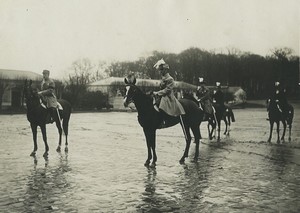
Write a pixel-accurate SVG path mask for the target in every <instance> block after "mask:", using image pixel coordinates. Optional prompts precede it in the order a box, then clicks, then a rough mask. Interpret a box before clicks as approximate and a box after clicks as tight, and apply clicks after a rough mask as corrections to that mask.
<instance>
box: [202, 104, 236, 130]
mask: <svg viewBox="0 0 300 213" xmlns="http://www.w3.org/2000/svg"><path fill="white" fill-rule="evenodd" d="M221 120H223V121H224V123H225V131H224V135H229V132H230V125H231V122H235V117H234V114H233V111H232V109H231V107H229V106H226V105H225V111H224V113H223V116H222V118H221ZM208 125H209V126H211V127H212V130H210V128H209V127H208V131H209V132H210V136H212V135H213V131H214V130H215V129H216V125H215V122H214V123H212V122H209V123H208Z"/></svg>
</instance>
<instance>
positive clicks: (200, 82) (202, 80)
mask: <svg viewBox="0 0 300 213" xmlns="http://www.w3.org/2000/svg"><path fill="white" fill-rule="evenodd" d="M198 84H199V85H203V84H206V82H205V81H204V78H202V77H199V82H198Z"/></svg>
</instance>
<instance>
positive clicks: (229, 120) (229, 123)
mask: <svg viewBox="0 0 300 213" xmlns="http://www.w3.org/2000/svg"><path fill="white" fill-rule="evenodd" d="M230 126H231V117H230V115H228V132H227V135H229V134H230Z"/></svg>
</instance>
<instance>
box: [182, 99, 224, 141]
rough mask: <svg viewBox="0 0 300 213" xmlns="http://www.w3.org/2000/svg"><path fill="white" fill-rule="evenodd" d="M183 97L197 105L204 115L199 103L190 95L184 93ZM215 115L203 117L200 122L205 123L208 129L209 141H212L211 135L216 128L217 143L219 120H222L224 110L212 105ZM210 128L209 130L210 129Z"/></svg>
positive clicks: (219, 128) (219, 127)
mask: <svg viewBox="0 0 300 213" xmlns="http://www.w3.org/2000/svg"><path fill="white" fill-rule="evenodd" d="M183 97H184V98H185V99H189V100H191V101H193V102H194V103H196V104H197V106H198V108H199V110H200V111H201V112H202V113H203V114H204V111H203V110H202V109H201V108H200V107H199V102H198V100H197V99H196V98H194V96H193V95H192V94H190V93H184V94H183ZM214 110H215V113H214V114H212V115H208V114H206V115H207V116H205V118H204V120H203V119H202V122H204V121H207V122H208V124H207V129H208V137H209V139H210V140H212V139H213V133H214V131H215V130H216V127H217V126H218V129H217V130H218V139H217V140H218V141H220V130H221V120H222V119H223V115H224V109H222V107H220V106H219V105H214ZM210 127H211V128H210Z"/></svg>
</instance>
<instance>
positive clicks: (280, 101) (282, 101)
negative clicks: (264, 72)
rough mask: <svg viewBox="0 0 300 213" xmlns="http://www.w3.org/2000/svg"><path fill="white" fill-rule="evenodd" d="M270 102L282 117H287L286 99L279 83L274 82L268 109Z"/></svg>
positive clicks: (284, 91)
mask: <svg viewBox="0 0 300 213" xmlns="http://www.w3.org/2000/svg"><path fill="white" fill-rule="evenodd" d="M270 101H274V102H275V103H276V105H277V107H278V110H279V111H280V112H281V113H282V115H283V116H284V117H287V113H288V101H287V98H286V90H285V89H284V88H283V87H282V86H281V84H280V82H279V81H276V82H275V84H274V91H273V93H272V95H271V98H270V99H269V100H268V102H269V103H268V108H267V110H268V111H269V106H270Z"/></svg>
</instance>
